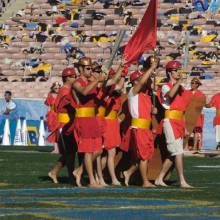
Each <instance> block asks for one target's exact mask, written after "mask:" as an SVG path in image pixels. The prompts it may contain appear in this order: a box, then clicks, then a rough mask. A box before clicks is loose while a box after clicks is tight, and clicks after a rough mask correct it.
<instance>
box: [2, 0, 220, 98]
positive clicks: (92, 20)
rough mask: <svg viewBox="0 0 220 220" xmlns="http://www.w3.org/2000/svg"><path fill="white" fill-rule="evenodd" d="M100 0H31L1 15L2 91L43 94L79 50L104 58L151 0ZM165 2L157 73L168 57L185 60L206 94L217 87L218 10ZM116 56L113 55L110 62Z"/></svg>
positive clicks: (160, 16)
mask: <svg viewBox="0 0 220 220" xmlns="http://www.w3.org/2000/svg"><path fill="white" fill-rule="evenodd" d="M103 2H105V1H69V2H67V1H65V2H63V1H55V0H48V1H47V0H34V1H33V3H31V4H28V5H27V6H26V8H24V10H20V11H18V13H17V14H16V15H14V16H13V17H12V18H11V19H9V20H7V21H5V23H4V25H1V28H0V67H1V71H0V81H1V82H0V84H1V86H0V92H3V91H4V90H5V89H8V88H11V90H12V91H13V93H14V94H15V97H19V98H21V97H22V98H28V97H33V98H43V97H45V95H46V94H47V92H48V90H49V88H50V85H51V83H52V82H53V81H56V80H59V81H60V77H59V76H60V75H61V71H62V69H63V68H64V67H65V66H67V65H68V64H70V63H72V62H74V61H77V59H78V58H79V57H80V56H82V55H83V54H85V55H86V56H91V57H92V58H94V59H99V60H103V61H106V60H108V59H109V57H110V53H111V48H112V46H113V44H114V41H115V39H116V35H117V31H118V30H119V29H124V30H126V35H125V36H124V39H123V42H122V46H123V45H125V44H126V42H127V41H128V40H129V38H130V37H131V36H132V34H133V32H134V31H135V26H136V25H137V24H139V21H140V20H141V18H142V16H143V14H144V12H145V10H146V7H147V5H148V2H149V0H144V1H109V2H108V3H103ZM166 2H167V1H163V0H159V9H158V39H157V41H158V48H159V56H160V59H161V67H160V68H159V70H158V71H159V76H164V75H165V74H164V73H165V72H164V65H165V64H166V62H167V61H169V60H171V59H178V60H180V61H181V62H183V61H184V60H187V71H188V72H189V73H190V74H188V76H189V79H190V77H191V76H193V75H195V74H196V75H199V76H200V77H201V79H202V81H203V86H202V87H201V88H202V90H203V91H204V92H205V94H207V95H208V97H210V96H211V95H213V93H215V92H216V89H218V88H220V74H219V69H220V62H219V58H218V56H219V50H220V36H219V30H220V23H218V20H219V18H220V16H219V14H218V13H217V12H215V13H213V12H209V11H205V12H199V13H198V11H196V10H195V8H194V7H193V6H192V5H191V4H190V3H186V2H187V1H185V0H181V1H178V2H179V3H174V4H173V3H166ZM143 3H144V4H143ZM186 31H187V32H188V34H187V35H186V34H185V33H186ZM186 45H188V50H189V53H188V59H186V58H185V54H184V51H186V50H185V47H186ZM71 48H72V49H71ZM69 49H71V51H69ZM150 53H152V52H150ZM146 56H147V55H146ZM119 62H120V59H115V61H114V63H113V67H116V66H117V65H118V64H119ZM134 68H137V66H133V67H132V68H131V69H134ZM6 80H8V81H6ZM36 81H37V82H40V83H36Z"/></svg>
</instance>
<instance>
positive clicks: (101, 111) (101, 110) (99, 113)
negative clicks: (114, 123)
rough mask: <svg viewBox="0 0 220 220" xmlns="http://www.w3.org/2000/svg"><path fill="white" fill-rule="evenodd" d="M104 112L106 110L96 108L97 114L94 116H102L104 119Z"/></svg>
mask: <svg viewBox="0 0 220 220" xmlns="http://www.w3.org/2000/svg"><path fill="white" fill-rule="evenodd" d="M105 111H106V109H105V108H104V107H102V106H101V107H98V113H97V114H96V116H103V117H105Z"/></svg>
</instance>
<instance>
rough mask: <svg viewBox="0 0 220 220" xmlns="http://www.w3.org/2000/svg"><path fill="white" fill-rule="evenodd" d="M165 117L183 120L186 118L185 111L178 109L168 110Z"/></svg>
mask: <svg viewBox="0 0 220 220" xmlns="http://www.w3.org/2000/svg"><path fill="white" fill-rule="evenodd" d="M165 118H169V119H176V120H182V119H184V112H181V111H178V110H166V112H165Z"/></svg>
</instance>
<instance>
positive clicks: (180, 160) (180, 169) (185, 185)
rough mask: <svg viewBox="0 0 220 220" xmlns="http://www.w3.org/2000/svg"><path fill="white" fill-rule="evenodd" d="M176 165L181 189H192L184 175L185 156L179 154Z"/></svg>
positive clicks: (176, 157)
mask: <svg viewBox="0 0 220 220" xmlns="http://www.w3.org/2000/svg"><path fill="white" fill-rule="evenodd" d="M175 164H176V169H177V172H178V176H179V180H180V187H182V188H191V187H192V186H190V185H189V184H188V183H187V182H186V180H185V177H184V173H183V154H178V155H176V156H175Z"/></svg>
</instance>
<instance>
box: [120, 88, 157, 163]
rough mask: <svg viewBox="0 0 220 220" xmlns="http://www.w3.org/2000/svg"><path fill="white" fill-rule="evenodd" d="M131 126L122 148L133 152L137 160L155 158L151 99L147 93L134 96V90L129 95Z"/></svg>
mask: <svg viewBox="0 0 220 220" xmlns="http://www.w3.org/2000/svg"><path fill="white" fill-rule="evenodd" d="M128 104H129V111H130V114H131V117H132V119H131V125H130V128H129V129H128V130H127V131H126V134H125V135H124V137H123V140H122V144H121V146H120V148H121V149H122V150H123V151H125V152H127V151H128V150H131V151H132V152H133V155H134V156H135V159H141V160H150V159H152V157H153V153H154V145H153V134H152V131H151V130H150V127H151V109H152V103H151V98H150V96H149V95H148V94H147V93H146V92H140V93H139V94H137V95H134V94H133V92H132V88H131V90H130V92H129V94H128Z"/></svg>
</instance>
